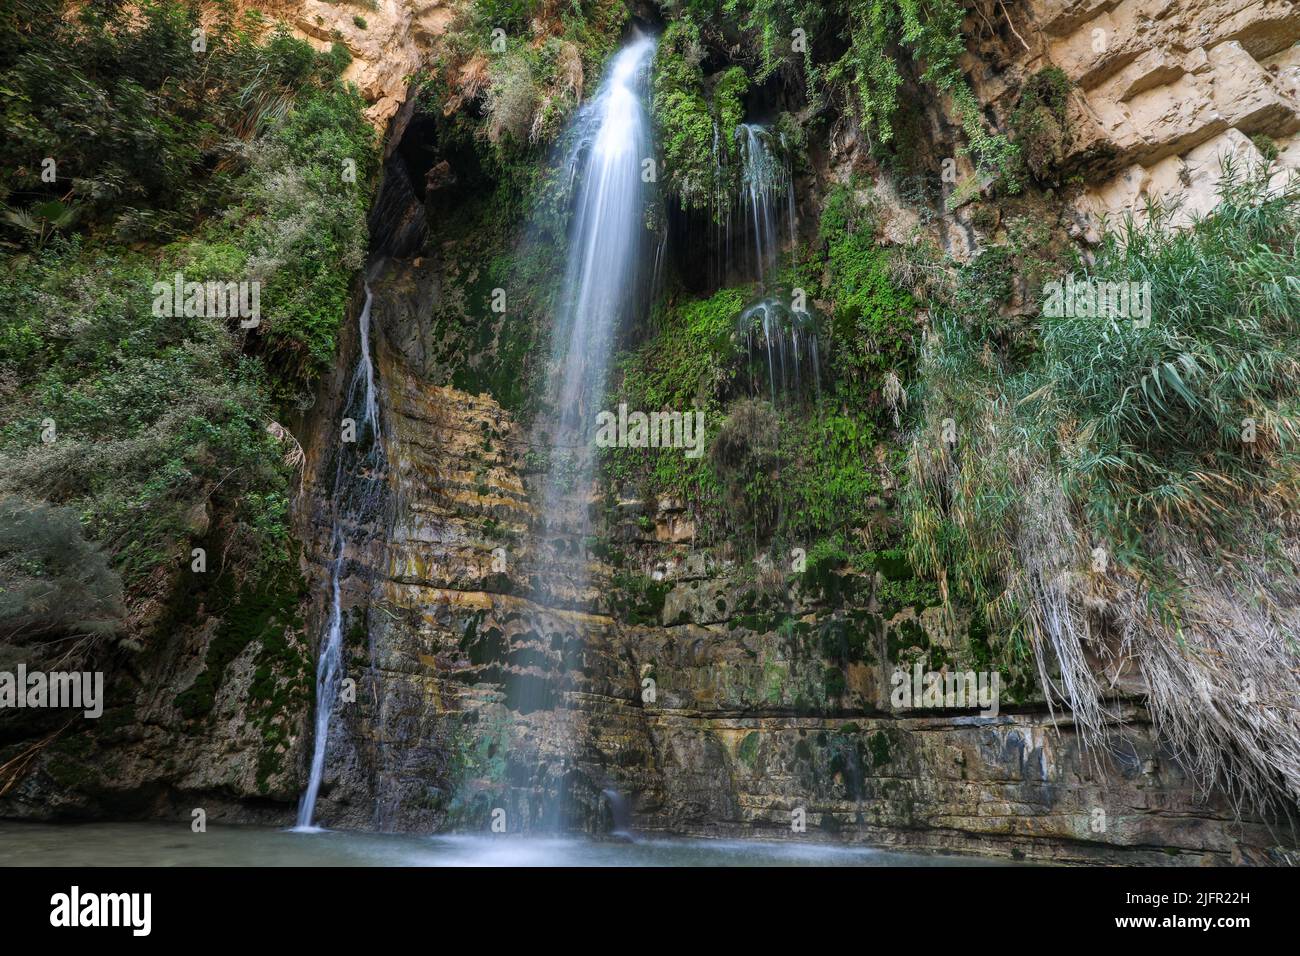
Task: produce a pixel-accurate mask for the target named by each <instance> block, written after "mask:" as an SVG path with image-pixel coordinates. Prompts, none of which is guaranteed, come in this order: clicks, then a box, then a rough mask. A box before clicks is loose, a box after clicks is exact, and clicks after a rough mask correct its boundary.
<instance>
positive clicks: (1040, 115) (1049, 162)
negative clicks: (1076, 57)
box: [1011, 66, 1073, 184]
mask: <svg viewBox="0 0 1300 956" xmlns="http://www.w3.org/2000/svg"><path fill="white" fill-rule="evenodd" d="M1072 85H1073V84H1071V83H1070V78H1069V77H1068V76H1066V75H1065V71H1064V70H1062V69H1060V68H1059V67H1055V66H1049V67H1046V68H1045V69H1042V70H1039V71H1038V72H1037V73H1035V74H1034V75H1033V76H1032V77H1030V79H1029V81H1028V82H1026V83H1025V86H1024V89H1023V90H1022V91H1021V94H1020V102H1019V104H1018V105H1017V106H1016V109H1015V111H1014V112H1012V114H1011V128H1012V130H1013V131H1014V134H1015V141H1016V143H1017V145H1019V147H1020V150H1021V154H1022V155H1023V156H1024V160H1025V162H1026V163H1027V164H1028V166H1029V169H1030V171H1031V172H1032V173H1033V174H1034V177H1035V178H1036V179H1038V180H1039V181H1040V182H1045V183H1050V184H1056V182H1057V177H1058V173H1059V172H1060V167H1061V163H1062V161H1063V160H1064V158H1065V149H1066V147H1067V146H1068V145H1069V127H1068V125H1067V121H1066V111H1067V108H1068V104H1069V97H1070V88H1071V86H1072Z"/></svg>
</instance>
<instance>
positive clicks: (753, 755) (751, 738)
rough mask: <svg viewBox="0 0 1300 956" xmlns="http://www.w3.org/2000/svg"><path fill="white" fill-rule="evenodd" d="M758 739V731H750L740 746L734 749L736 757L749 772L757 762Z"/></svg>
mask: <svg viewBox="0 0 1300 956" xmlns="http://www.w3.org/2000/svg"><path fill="white" fill-rule="evenodd" d="M760 739H761V738H760V736H759V733H758V731H756V730H751V731H750V732H749V733H747V734H746V735H745V739H744V740H742V741H741V742H740V746H739V747H737V748H736V756H737V757H738V758H739V760H740V762H741V763H743V764H744V765H745V766H746V767H749V768H750V769H751V770H752V769H753V768H754V764H755V762H756V761H757V760H758V745H759V741H760Z"/></svg>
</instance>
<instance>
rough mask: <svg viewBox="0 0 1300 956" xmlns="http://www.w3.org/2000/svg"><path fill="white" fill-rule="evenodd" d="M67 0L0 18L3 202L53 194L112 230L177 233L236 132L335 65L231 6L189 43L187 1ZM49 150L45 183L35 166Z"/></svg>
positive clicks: (31, 3)
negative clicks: (200, 46) (78, 0)
mask: <svg viewBox="0 0 1300 956" xmlns="http://www.w3.org/2000/svg"><path fill="white" fill-rule="evenodd" d="M69 7H71V4H68V3H67V2H66V0H15V4H14V7H13V10H14V15H13V17H12V18H5V19H0V31H3V33H4V36H3V39H0V51H3V59H0V88H3V89H4V91H5V96H4V97H3V103H4V107H3V110H4V116H3V122H4V126H5V130H6V136H5V138H4V140H3V141H2V142H0V170H3V172H0V177H3V179H0V192H3V193H9V194H10V196H9V202H10V203H11V204H19V203H22V204H26V203H29V202H40V201H41V200H42V199H43V198H47V199H48V198H56V197H57V198H59V199H61V200H63V201H65V202H67V203H69V205H70V206H71V207H72V208H74V209H75V210H76V212H77V215H78V218H79V220H80V222H81V224H82V226H83V228H96V229H99V228H107V229H111V230H112V231H113V233H114V234H115V235H116V236H117V237H118V238H120V239H123V240H139V239H151V240H157V239H160V238H167V237H173V236H176V235H180V234H183V233H185V232H186V231H187V230H188V229H190V228H191V227H192V226H193V224H194V223H195V222H196V221H197V220H198V219H199V218H201V216H202V215H204V214H206V213H207V212H209V211H210V210H213V209H217V208H221V207H223V206H225V205H228V204H230V203H231V201H232V200H233V199H234V198H235V197H236V196H237V195H238V178H237V176H236V175H235V173H236V172H237V170H238V168H239V166H240V165H241V162H242V160H241V156H242V153H241V150H240V149H238V148H237V145H236V144H238V143H239V142H241V141H248V140H249V139H251V138H253V137H255V136H257V135H259V134H260V133H263V132H265V131H267V130H269V129H270V128H271V127H272V126H274V125H275V123H276V122H278V121H279V120H280V119H281V118H283V117H284V116H285V114H286V113H287V112H288V110H289V108H290V106H291V105H292V103H293V100H294V99H295V97H296V96H298V95H299V94H300V93H301V92H302V91H304V90H307V89H312V88H317V89H319V88H329V87H330V86H331V85H333V84H335V83H336V82H337V80H336V77H337V75H338V73H339V71H340V70H341V68H342V67H341V65H340V62H339V60H338V58H337V57H335V56H331V55H320V54H317V53H315V51H314V50H313V49H312V48H311V46H310V45H308V44H307V43H305V42H304V41H301V40H296V39H294V38H293V37H291V36H290V35H289V34H288V33H287V32H286V31H283V30H278V31H276V32H274V33H273V34H272V35H271V36H270V37H269V38H268V40H267V41H266V42H265V43H259V41H258V36H259V34H260V33H261V28H260V26H259V18H258V17H257V16H256V15H254V14H250V15H249V16H248V17H245V19H244V20H243V21H242V22H241V23H240V24H238V25H236V24H235V23H234V22H233V20H232V19H231V16H230V13H229V10H228V8H223V9H221V10H219V14H218V17H217V19H216V20H215V22H213V23H211V24H209V25H208V29H207V33H206V36H205V39H206V43H207V49H206V51H205V52H195V51H194V50H193V49H192V48H191V44H192V43H193V42H194V39H193V36H192V31H193V30H194V29H196V28H197V27H198V23H199V21H198V8H197V7H194V6H189V5H184V4H181V3H178V2H174V0H156V2H154V0H151V2H146V3H144V4H142V5H140V7H139V8H138V11H137V10H136V9H135V8H130V9H128V7H127V6H125V5H123V4H118V3H90V4H83V5H80V6H79V8H78V9H77V10H76V11H75V12H74V11H71V10H70V9H69ZM343 65H345V64H343ZM47 158H48V159H52V160H54V161H55V163H56V165H55V166H54V167H52V168H53V169H54V171H55V172H56V174H57V180H56V181H55V182H46V181H45V179H43V178H42V174H43V173H45V172H46V171H47V169H49V168H51V167H49V166H48V164H47V163H46V162H45V160H46V159H47ZM354 158H355V159H357V161H358V163H360V161H361V159H362V158H363V157H362V154H361V153H356V154H354ZM18 238H20V239H22V238H24V236H23V235H22V234H21V232H20V233H19V235H18Z"/></svg>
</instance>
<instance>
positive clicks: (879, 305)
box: [818, 186, 915, 400]
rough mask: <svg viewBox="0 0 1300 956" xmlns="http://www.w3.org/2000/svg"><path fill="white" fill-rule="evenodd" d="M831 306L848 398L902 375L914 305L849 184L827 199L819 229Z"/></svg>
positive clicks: (909, 347)
mask: <svg viewBox="0 0 1300 956" xmlns="http://www.w3.org/2000/svg"><path fill="white" fill-rule="evenodd" d="M818 236H819V238H820V240H821V242H822V244H823V245H824V248H825V256H826V259H825V261H826V266H827V276H828V279H829V281H828V283H827V286H826V288H825V289H824V290H823V293H824V295H823V297H824V298H825V299H827V300H829V301H830V303H831V308H832V317H833V318H832V322H831V327H830V331H831V345H832V348H833V350H834V351H833V358H834V371H835V374H836V376H837V379H838V380H839V381H840V382H841V383H842V384H843V386H844V389H845V394H846V396H852V397H853V398H854V399H855V400H861V399H862V398H864V397H865V396H866V393H868V392H870V391H875V390H878V389H879V388H880V386H881V380H882V376H883V375H884V374H885V373H886V372H890V371H893V372H895V373H896V374H899V375H900V377H901V375H902V373H903V371H904V370H905V366H906V365H907V364H908V363H909V362H910V358H911V353H912V350H913V349H912V338H913V335H914V321H913V312H914V310H915V303H914V302H913V301H912V297H911V296H910V295H909V294H908V293H907V292H905V291H903V290H900V289H898V288H897V287H896V286H895V284H894V282H893V279H892V277H891V274H890V269H889V254H888V252H886V250H884V249H882V248H881V247H879V246H877V245H876V243H875V240H874V237H873V232H872V225H871V221H870V215H869V211H868V210H867V209H865V208H864V207H863V206H862V204H861V203H860V202H859V201H858V200H857V199H856V197H855V196H854V193H853V191H852V189H850V188H849V187H844V186H841V187H838V188H837V189H835V190H833V191H832V192H831V193H830V195H829V196H828V197H827V201H826V205H825V207H824V211H823V213H822V218H821V222H820V224H819V227H818Z"/></svg>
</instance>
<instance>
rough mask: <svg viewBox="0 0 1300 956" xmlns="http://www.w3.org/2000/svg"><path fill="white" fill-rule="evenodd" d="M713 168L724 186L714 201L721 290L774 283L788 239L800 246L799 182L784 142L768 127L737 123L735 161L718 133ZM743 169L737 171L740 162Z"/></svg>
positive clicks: (715, 270) (716, 260) (716, 271)
mask: <svg viewBox="0 0 1300 956" xmlns="http://www.w3.org/2000/svg"><path fill="white" fill-rule="evenodd" d="M713 154H714V163H715V165H716V167H717V180H718V182H719V183H720V184H722V186H721V187H720V189H719V193H718V196H717V199H716V201H715V206H714V211H712V212H711V213H710V215H712V217H713V219H714V229H715V231H716V236H715V240H714V251H713V256H714V267H713V276H714V281H715V284H716V285H719V286H723V285H730V284H733V283H735V282H738V281H743V280H749V279H756V280H758V282H759V283H761V284H763V285H767V284H769V283H770V282H771V281H772V279H773V278H774V275H773V273H774V272H775V271H776V266H777V259H778V256H779V254H780V251H781V245H782V241H783V239H788V241H789V244H790V246H791V247H793V246H794V242H795V209H794V177H793V176H792V175H791V170H790V163H789V159H788V158H787V155H786V150H785V148H784V142H783V141H782V140H781V138H780V136H779V134H777V133H775V132H773V131H772V129H771V128H770V127H769V126H765V125H763V124H760V123H738V124H737V125H736V132H735V152H734V156H735V158H734V159H732V158H730V156H731V154H729V153H726V152H724V151H723V150H722V149H721V144H720V142H719V136H718V130H717V129H716V128H715V129H714V144H713ZM737 162H738V166H733V165H732V164H733V163H737Z"/></svg>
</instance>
